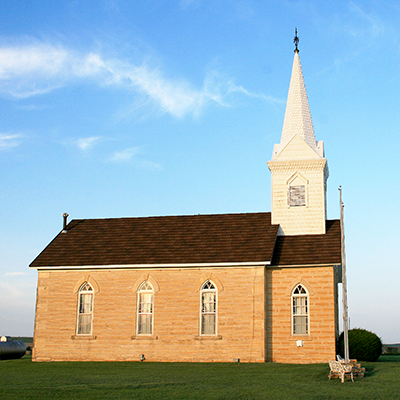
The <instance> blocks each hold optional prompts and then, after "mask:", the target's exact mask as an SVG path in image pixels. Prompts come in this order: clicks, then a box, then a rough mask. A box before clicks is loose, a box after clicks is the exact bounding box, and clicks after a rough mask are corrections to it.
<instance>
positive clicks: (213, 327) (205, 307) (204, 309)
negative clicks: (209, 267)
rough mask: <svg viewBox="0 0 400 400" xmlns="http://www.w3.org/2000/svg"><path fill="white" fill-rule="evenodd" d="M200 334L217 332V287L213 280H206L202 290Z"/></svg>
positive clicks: (214, 333)
mask: <svg viewBox="0 0 400 400" xmlns="http://www.w3.org/2000/svg"><path fill="white" fill-rule="evenodd" d="M200 302H201V303H200V306H201V309H200V312H201V317H200V334H201V335H216V333H217V288H216V286H215V285H214V283H213V282H211V281H206V282H205V283H204V284H203V286H202V287H201V291H200Z"/></svg>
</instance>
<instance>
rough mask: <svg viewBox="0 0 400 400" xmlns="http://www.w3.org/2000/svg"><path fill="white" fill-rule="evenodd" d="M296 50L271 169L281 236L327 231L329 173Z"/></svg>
mask: <svg viewBox="0 0 400 400" xmlns="http://www.w3.org/2000/svg"><path fill="white" fill-rule="evenodd" d="M294 44H295V50H294V61H293V68H292V76H291V79H290V86H289V94H288V98H287V103H286V112H285V119H284V123H283V129H282V136H281V141H280V143H279V144H275V146H274V149H273V153H272V159H271V161H269V162H268V167H269V170H270V171H271V192H272V193H271V194H272V202H271V204H272V210H271V211H272V223H273V224H279V225H280V229H279V233H280V235H306V234H325V233H326V232H325V221H326V182H327V179H328V176H329V171H328V164H327V161H326V159H325V154H324V145H323V142H322V141H318V142H317V141H316V140H315V134H314V127H313V123H312V119H311V113H310V106H309V104H308V98H307V92H306V87H305V84H304V78H303V72H302V69H301V64H300V58H299V49H298V44H299V38H298V37H297V28H296V32H295V38H294Z"/></svg>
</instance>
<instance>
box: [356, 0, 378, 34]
mask: <svg viewBox="0 0 400 400" xmlns="http://www.w3.org/2000/svg"><path fill="white" fill-rule="evenodd" d="M350 10H351V11H352V12H353V13H355V14H356V15H357V16H358V17H359V18H360V19H361V20H362V21H364V22H366V25H363V27H360V26H359V27H358V29H357V28H355V27H354V24H353V25H352V29H351V33H352V34H353V35H354V36H361V35H364V33H365V28H366V29H367V31H366V33H367V34H368V35H369V36H371V37H372V38H376V37H377V36H379V35H381V34H383V33H384V32H385V25H384V23H383V22H382V21H381V20H380V19H379V18H378V16H377V15H374V14H372V13H367V12H365V11H364V10H363V9H362V8H361V6H359V5H358V4H357V3H355V2H353V1H352V2H350ZM362 28H364V29H362Z"/></svg>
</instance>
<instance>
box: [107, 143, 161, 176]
mask: <svg viewBox="0 0 400 400" xmlns="http://www.w3.org/2000/svg"><path fill="white" fill-rule="evenodd" d="M143 147H144V146H136V147H129V148H127V149H124V150H121V151H116V152H114V154H113V155H112V156H111V157H110V158H109V161H110V162H113V163H128V162H129V163H132V162H133V164H134V166H135V167H137V168H140V169H144V170H148V171H160V170H162V166H161V165H160V164H158V163H156V162H153V161H148V160H143V158H142V157H143V156H142V153H143V151H142V149H143ZM138 156H139V157H138Z"/></svg>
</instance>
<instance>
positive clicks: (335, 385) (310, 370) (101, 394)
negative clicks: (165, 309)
mask: <svg viewBox="0 0 400 400" xmlns="http://www.w3.org/2000/svg"><path fill="white" fill-rule="evenodd" d="M362 366H364V367H366V368H367V371H368V372H367V375H366V377H364V378H355V382H354V383H353V382H351V380H346V381H345V383H344V384H342V383H341V382H340V380H339V379H334V380H331V381H329V380H328V372H329V367H328V364H311V365H288V364H274V363H266V364H244V363H204V364H200V363H149V362H144V363H140V362H120V363H118V362H53V363H33V362H31V360H30V358H29V357H27V356H24V357H23V358H22V359H20V360H0V399H2V400H3V399H4V400H5V399H40V400H45V399H52V400H56V399H85V400H86V399H87V400H89V399H303V400H304V399H306V400H308V399H383V398H385V399H400V356H382V357H381V358H380V359H379V362H375V363H370V362H369V363H367V362H365V363H362Z"/></svg>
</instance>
